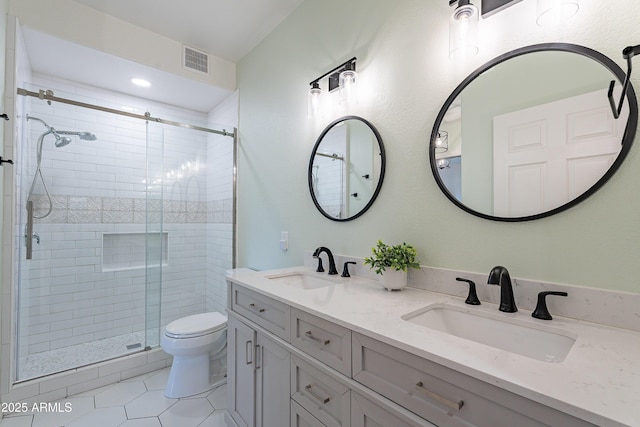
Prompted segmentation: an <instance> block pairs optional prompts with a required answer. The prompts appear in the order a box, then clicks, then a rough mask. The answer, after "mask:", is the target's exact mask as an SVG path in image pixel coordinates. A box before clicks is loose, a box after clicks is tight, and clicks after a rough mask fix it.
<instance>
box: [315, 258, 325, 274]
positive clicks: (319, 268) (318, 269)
mask: <svg viewBox="0 0 640 427" xmlns="http://www.w3.org/2000/svg"><path fill="white" fill-rule="evenodd" d="M316 258H318V268H316V272H317V273H323V272H324V267H323V266H322V258H320V257H316Z"/></svg>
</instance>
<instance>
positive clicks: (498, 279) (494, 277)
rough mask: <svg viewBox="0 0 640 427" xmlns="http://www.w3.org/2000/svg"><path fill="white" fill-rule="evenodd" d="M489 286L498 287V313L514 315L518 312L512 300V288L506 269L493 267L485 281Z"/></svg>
mask: <svg viewBox="0 0 640 427" xmlns="http://www.w3.org/2000/svg"><path fill="white" fill-rule="evenodd" d="M487 284H489V285H500V311H504V312H506V313H515V312H516V311H518V307H516V301H515V300H514V299H513V287H512V286H511V277H509V272H508V271H507V269H506V268H504V267H502V266H497V267H493V268H492V269H491V272H490V273H489V279H487Z"/></svg>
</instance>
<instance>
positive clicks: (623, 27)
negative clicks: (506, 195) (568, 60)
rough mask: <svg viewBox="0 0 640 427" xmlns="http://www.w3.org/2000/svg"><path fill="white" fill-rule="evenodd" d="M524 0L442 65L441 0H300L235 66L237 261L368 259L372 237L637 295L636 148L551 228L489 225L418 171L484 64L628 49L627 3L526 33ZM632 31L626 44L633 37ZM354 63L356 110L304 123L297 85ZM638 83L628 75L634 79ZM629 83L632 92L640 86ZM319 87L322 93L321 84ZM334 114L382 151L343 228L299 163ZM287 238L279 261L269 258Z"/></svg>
mask: <svg viewBox="0 0 640 427" xmlns="http://www.w3.org/2000/svg"><path fill="white" fill-rule="evenodd" d="M535 8H536V2H535V1H534V0H525V1H523V2H520V3H517V4H516V5H515V6H513V7H511V8H509V9H506V10H504V11H503V12H500V13H498V14H496V15H494V16H491V17H490V18H488V19H486V20H481V22H480V26H479V32H480V34H481V35H482V38H481V40H480V53H479V54H478V56H476V57H475V58H473V59H472V60H470V61H469V62H468V63H466V64H461V63H456V62H454V61H450V60H449V58H448V18H449V15H450V13H451V9H450V8H449V7H448V5H447V2H446V1H437V2H436V1H433V0H426V1H425V0H394V1H388V0H322V1H320V0H306V1H305V2H304V3H303V4H302V5H301V6H300V7H299V8H298V9H297V10H295V11H294V12H293V13H292V14H291V15H290V16H289V18H288V19H287V20H286V21H285V22H283V23H282V24H281V25H280V26H279V27H278V28H277V29H276V31H274V32H273V33H272V34H270V35H269V36H268V37H267V38H265V39H264V40H263V41H262V43H261V44H260V45H259V46H258V47H257V48H255V49H254V50H253V51H252V52H251V53H250V54H249V55H248V56H247V57H245V58H244V59H243V60H242V61H241V62H240V63H239V64H238V76H237V77H238V86H239V89H240V124H239V127H240V148H239V159H238V163H239V164H238V170H239V179H238V187H239V193H238V195H239V201H238V209H239V210H238V235H239V242H238V243H239V258H238V261H239V262H238V265H239V266H246V267H252V268H257V269H267V268H273V267H284V266H293V265H299V264H301V263H302V260H303V251H304V250H308V249H314V248H315V247H317V246H320V245H324V246H328V247H329V248H331V249H332V250H333V252H334V253H338V254H345V255H354V256H367V255H368V254H369V253H370V248H371V247H372V246H373V245H374V243H375V242H376V240H377V239H383V240H385V241H387V242H389V243H395V242H402V241H406V242H408V243H411V244H413V245H414V246H416V248H417V249H418V251H419V256H420V260H421V262H422V264H423V265H428V266H434V267H443V268H452V269H460V270H466V271H474V272H487V273H488V272H489V270H490V269H491V267H493V266H494V265H497V264H502V265H505V266H507V267H508V268H509V270H510V272H511V274H512V276H515V277H523V278H531V279H539V280H543V281H551V282H562V283H571V284H577V285H585V286H591V287H602V288H609V289H618V290H626V291H631V292H640V285H639V283H638V282H639V280H640V263H639V262H638V259H639V258H640V156H639V154H638V153H639V151H640V144H638V145H636V146H634V147H633V148H632V150H631V152H630V153H629V156H628V157H627V160H626V161H625V163H624V164H623V165H622V167H621V168H620V170H619V171H618V172H617V174H616V175H615V176H614V177H613V178H612V179H611V180H610V181H609V182H608V183H607V184H606V185H605V187H604V188H603V189H601V190H600V191H598V192H597V193H596V194H595V195H594V196H592V197H590V198H589V199H588V200H586V201H585V202H583V203H581V204H580V205H578V206H577V207H574V208H573V209H570V210H568V211H565V212H563V213H561V214H558V215H555V216H553V217H550V218H546V219H542V220H537V221H532V222H524V223H499V222H492V221H488V220H484V219H480V218H477V217H474V216H471V215H469V214H467V213H465V212H463V211H462V210H460V209H459V208H457V207H455V206H454V205H453V204H451V203H450V202H449V201H448V199H447V198H446V197H445V196H444V195H443V194H442V193H441V192H440V190H439V189H438V187H437V185H436V183H435V181H434V179H433V177H432V175H431V171H430V170H429V167H428V150H427V146H428V140H429V135H430V132H431V128H432V126H433V123H434V120H435V118H436V115H437V113H438V111H439V109H440V107H441V105H442V103H443V102H444V101H445V99H446V98H447V96H448V95H449V93H450V92H451V91H452V90H453V89H454V88H455V86H457V84H458V83H459V82H460V81H462V79H464V77H465V76H466V75H467V74H469V73H470V72H472V71H473V70H474V69H475V68H477V67H478V66H480V65H481V64H482V63H484V62H486V61H488V60H490V59H492V58H493V57H495V56H498V55H500V54H502V53H504V52H507V51H509V50H513V49H517V48H520V47H523V46H526V45H530V44H537V43H544V42H568V43H576V44H581V45H584V46H588V47H591V48H593V49H596V50H598V51H601V52H602V53H604V54H606V55H608V56H610V57H611V58H613V59H614V60H615V61H616V62H617V63H619V64H620V65H621V66H622V67H624V66H625V65H624V64H625V63H624V61H623V59H622V56H621V51H622V49H623V48H624V47H625V46H628V45H631V44H637V43H640V39H639V38H638V37H637V35H638V34H639V33H638V29H637V28H638V19H637V18H638V16H640V4H638V2H637V1H636V0H620V1H616V2H601V1H597V0H582V2H581V10H580V12H579V14H578V15H577V16H576V17H575V18H574V19H573V20H572V21H571V22H570V23H568V24H566V25H565V26H563V27H560V28H540V27H538V26H536V24H535ZM634 35H636V36H635V37H634ZM352 56H357V57H358V71H359V76H360V80H359V85H360V93H359V101H360V102H359V105H358V106H357V107H356V108H355V109H352V110H349V111H340V110H339V109H338V106H337V105H338V104H337V96H335V97H333V98H334V99H333V100H332V102H333V104H334V108H333V110H332V112H331V114H330V115H329V116H327V117H324V118H322V119H308V118H307V107H306V106H307V90H308V87H309V86H308V84H309V82H310V81H311V80H313V79H314V78H316V77H318V76H320V75H322V74H324V73H325V72H326V71H328V70H329V69H331V68H333V67H334V66H336V65H338V64H339V63H341V62H343V61H345V60H347V59H349V58H350V57H352ZM636 76H637V75H636ZM632 82H633V83H634V85H635V86H636V87H638V88H640V80H639V79H638V77H634V78H633V80H632ZM322 85H323V87H324V83H322ZM345 114H357V115H361V116H363V117H365V118H366V119H368V120H370V121H371V122H372V123H373V124H374V125H375V126H376V127H377V128H378V130H379V131H380V133H381V135H382V138H383V140H384V143H385V147H386V152H387V160H388V163H387V175H386V177H385V182H384V186H383V188H382V191H381V193H380V195H379V198H378V200H377V202H376V203H375V204H374V205H373V206H372V208H371V209H370V210H369V211H368V212H367V213H366V214H365V215H363V216H362V217H360V218H358V219H357V220H355V221H351V222H344V223H338V222H332V221H330V220H328V219H326V218H325V217H323V216H322V215H321V214H320V213H318V212H317V211H316V209H315V207H314V205H313V202H312V200H311V197H310V196H309V190H308V186H307V176H306V175H307V166H308V160H309V155H310V153H311V149H312V147H313V144H314V142H315V139H316V138H317V136H318V135H319V133H320V132H321V130H322V129H323V127H324V126H326V125H327V124H328V123H330V122H331V121H332V120H334V119H335V118H337V117H339V116H341V115H345ZM281 231H288V232H289V239H290V241H289V251H288V252H281V251H279V249H278V240H279V238H280V232H281Z"/></svg>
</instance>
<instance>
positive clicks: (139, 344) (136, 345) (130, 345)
mask: <svg viewBox="0 0 640 427" xmlns="http://www.w3.org/2000/svg"><path fill="white" fill-rule="evenodd" d="M139 347H142V344H141V343H139V342H137V343H135V344H129V345H128V346H127V350H133V349H134V348H139Z"/></svg>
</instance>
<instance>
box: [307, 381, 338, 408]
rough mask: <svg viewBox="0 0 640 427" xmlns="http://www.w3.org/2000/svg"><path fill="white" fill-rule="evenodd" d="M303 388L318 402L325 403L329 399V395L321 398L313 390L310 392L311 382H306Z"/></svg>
mask: <svg viewBox="0 0 640 427" xmlns="http://www.w3.org/2000/svg"><path fill="white" fill-rule="evenodd" d="M304 389H305V390H306V392H307V393H309V395H310V396H311V397H313V398H314V399H315V400H317V401H318V402H320V403H322V404H323V405H326V404H327V403H329V401H330V400H331V398H330V397H325V398H322V397H320V396H318V395H317V394H315V393H314V392H312V391H311V384H307V385H306V386H304Z"/></svg>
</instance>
